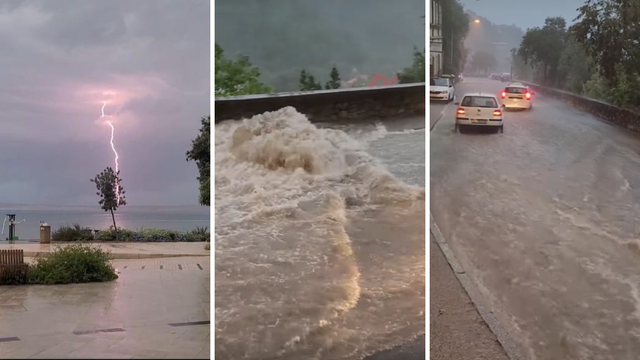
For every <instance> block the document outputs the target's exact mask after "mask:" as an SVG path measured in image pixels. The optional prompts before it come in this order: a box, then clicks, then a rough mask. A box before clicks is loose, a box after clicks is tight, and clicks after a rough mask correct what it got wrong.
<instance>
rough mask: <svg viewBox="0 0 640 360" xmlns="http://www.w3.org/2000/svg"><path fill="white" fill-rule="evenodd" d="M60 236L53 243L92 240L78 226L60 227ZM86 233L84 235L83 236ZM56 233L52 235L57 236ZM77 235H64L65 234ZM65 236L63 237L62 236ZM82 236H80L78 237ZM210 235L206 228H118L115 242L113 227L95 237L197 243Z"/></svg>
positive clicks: (98, 238) (101, 239)
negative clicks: (189, 229)
mask: <svg viewBox="0 0 640 360" xmlns="http://www.w3.org/2000/svg"><path fill="white" fill-rule="evenodd" d="M59 231H61V235H56V236H57V237H54V238H53V240H54V241H77V240H93V235H91V230H90V229H89V228H82V227H80V225H74V227H70V226H66V227H61V228H60V230H59ZM85 232H86V235H85ZM57 233H58V231H56V232H55V233H54V234H57ZM76 233H77V234H78V235H77V236H76V235H73V236H72V235H66V234H76ZM63 234H65V235H63ZM80 234H82V235H80ZM210 237H211V234H210V233H209V232H208V228H207V227H196V229H195V230H192V231H188V232H181V231H176V230H165V229H144V228H141V229H139V230H127V229H120V228H118V238H117V240H116V231H115V230H114V229H113V227H110V228H109V229H107V230H101V231H99V232H98V234H97V236H96V240H98V241H123V242H198V241H202V242H204V241H210Z"/></svg>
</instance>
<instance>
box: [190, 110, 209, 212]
mask: <svg viewBox="0 0 640 360" xmlns="http://www.w3.org/2000/svg"><path fill="white" fill-rule="evenodd" d="M201 124H202V127H200V133H199V134H198V136H197V137H196V138H195V139H194V140H193V141H192V143H191V150H189V151H187V161H195V163H196V165H197V166H198V183H200V205H204V206H210V204H211V195H210V184H211V182H210V169H211V166H210V164H211V150H210V146H211V116H207V117H203V118H202V119H201Z"/></svg>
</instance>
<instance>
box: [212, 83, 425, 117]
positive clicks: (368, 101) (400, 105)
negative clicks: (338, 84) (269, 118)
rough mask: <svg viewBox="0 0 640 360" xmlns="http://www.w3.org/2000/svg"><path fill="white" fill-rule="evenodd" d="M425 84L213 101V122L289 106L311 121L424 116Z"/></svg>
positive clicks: (280, 94) (279, 94) (227, 98)
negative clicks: (214, 105) (214, 102)
mask: <svg viewBox="0 0 640 360" xmlns="http://www.w3.org/2000/svg"><path fill="white" fill-rule="evenodd" d="M425 89H426V83H418V84H403V85H393V86H380V87H368V88H352V89H337V90H321V91H306V92H297V93H278V94H270V95H245V96H233V97H226V98H216V107H215V122H216V123H218V122H220V121H224V120H229V119H241V118H249V117H252V116H253V115H257V114H262V113H264V112H266V111H276V110H279V109H281V108H283V107H286V106H293V107H294V108H296V109H297V110H298V111H299V112H301V113H303V114H305V115H307V117H308V118H309V120H311V121H323V122H324V121H338V120H354V119H358V120H368V119H384V118H388V117H397V116H411V115H424V113H425V98H426V92H425Z"/></svg>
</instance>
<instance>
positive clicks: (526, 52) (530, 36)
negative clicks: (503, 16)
mask: <svg viewBox="0 0 640 360" xmlns="http://www.w3.org/2000/svg"><path fill="white" fill-rule="evenodd" d="M566 25H567V24H566V21H565V20H564V19H563V18H561V17H549V18H547V19H546V20H545V24H544V26H543V27H542V28H539V27H536V28H533V29H529V30H527V32H526V33H525V35H524V37H523V38H522V42H521V43H520V47H519V49H518V55H519V56H520V57H521V58H522V59H523V60H524V62H525V63H527V64H530V65H532V66H536V65H541V67H542V73H543V81H542V82H543V84H544V85H555V82H556V80H557V75H558V66H559V65H560V57H561V56H562V51H563V50H564V47H565V40H566V35H567V30H566ZM549 79H550V80H551V81H549Z"/></svg>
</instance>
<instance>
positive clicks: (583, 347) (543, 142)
mask: <svg viewBox="0 0 640 360" xmlns="http://www.w3.org/2000/svg"><path fill="white" fill-rule="evenodd" d="M504 86H505V84H504V83H501V82H499V81H493V80H488V79H466V80H465V81H464V82H463V83H461V84H459V85H458V87H457V92H458V94H457V96H458V98H460V95H462V94H463V93H464V92H476V91H478V90H481V91H483V92H484V91H487V92H490V93H493V94H498V93H499V92H500V91H501V90H502V89H503V88H504ZM455 108H456V107H455V106H453V105H452V106H450V107H449V108H448V109H447V111H446V112H445V115H444V117H443V118H442V119H441V120H440V121H439V122H438V123H437V125H436V126H435V128H434V130H433V132H432V133H431V135H430V141H431V169H430V172H431V185H430V186H431V204H430V207H431V211H432V213H433V216H434V218H435V220H436V222H437V223H438V226H439V227H440V229H441V231H442V233H443V235H444V236H445V238H446V239H447V241H448V242H449V243H450V244H451V247H452V248H453V251H454V252H455V254H456V256H457V257H458V259H459V260H460V262H461V264H462V266H463V267H464V268H465V270H466V271H467V273H468V274H469V276H470V277H471V279H472V280H473V281H474V282H475V283H476V284H477V285H478V288H479V290H480V291H481V292H482V293H483V295H484V296H485V297H486V298H487V300H488V301H489V304H490V305H491V307H492V308H493V310H494V312H495V314H496V316H497V318H498V319H499V320H500V321H501V323H502V325H503V326H504V327H505V328H506V329H507V331H508V332H509V335H510V336H511V337H512V338H513V340H514V341H515V342H516V343H517V344H518V346H519V347H520V350H521V353H522V354H523V355H524V356H525V357H526V358H529V359H616V360H624V359H638V358H639V357H640V237H639V235H638V233H639V230H640V222H639V221H638V219H639V218H640V203H639V202H638V199H640V190H639V184H640V135H638V134H634V133H630V132H627V131H626V130H622V129H620V128H617V127H614V126H612V125H609V124H607V123H604V122H602V121H599V120H597V119H595V118H594V117H592V116H591V115H588V114H585V113H582V112H580V111H578V110H576V109H573V108H571V107H569V106H567V105H565V104H564V103H562V102H560V101H557V100H555V99H552V98H549V97H545V96H542V95H538V94H536V95H535V96H534V108H533V110H532V111H531V112H508V113H506V116H505V121H506V123H505V128H504V134H497V133H493V132H486V131H474V132H469V133H465V134H459V133H455V132H454V130H453V129H454V127H453V124H454V123H453V116H454V112H455Z"/></svg>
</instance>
